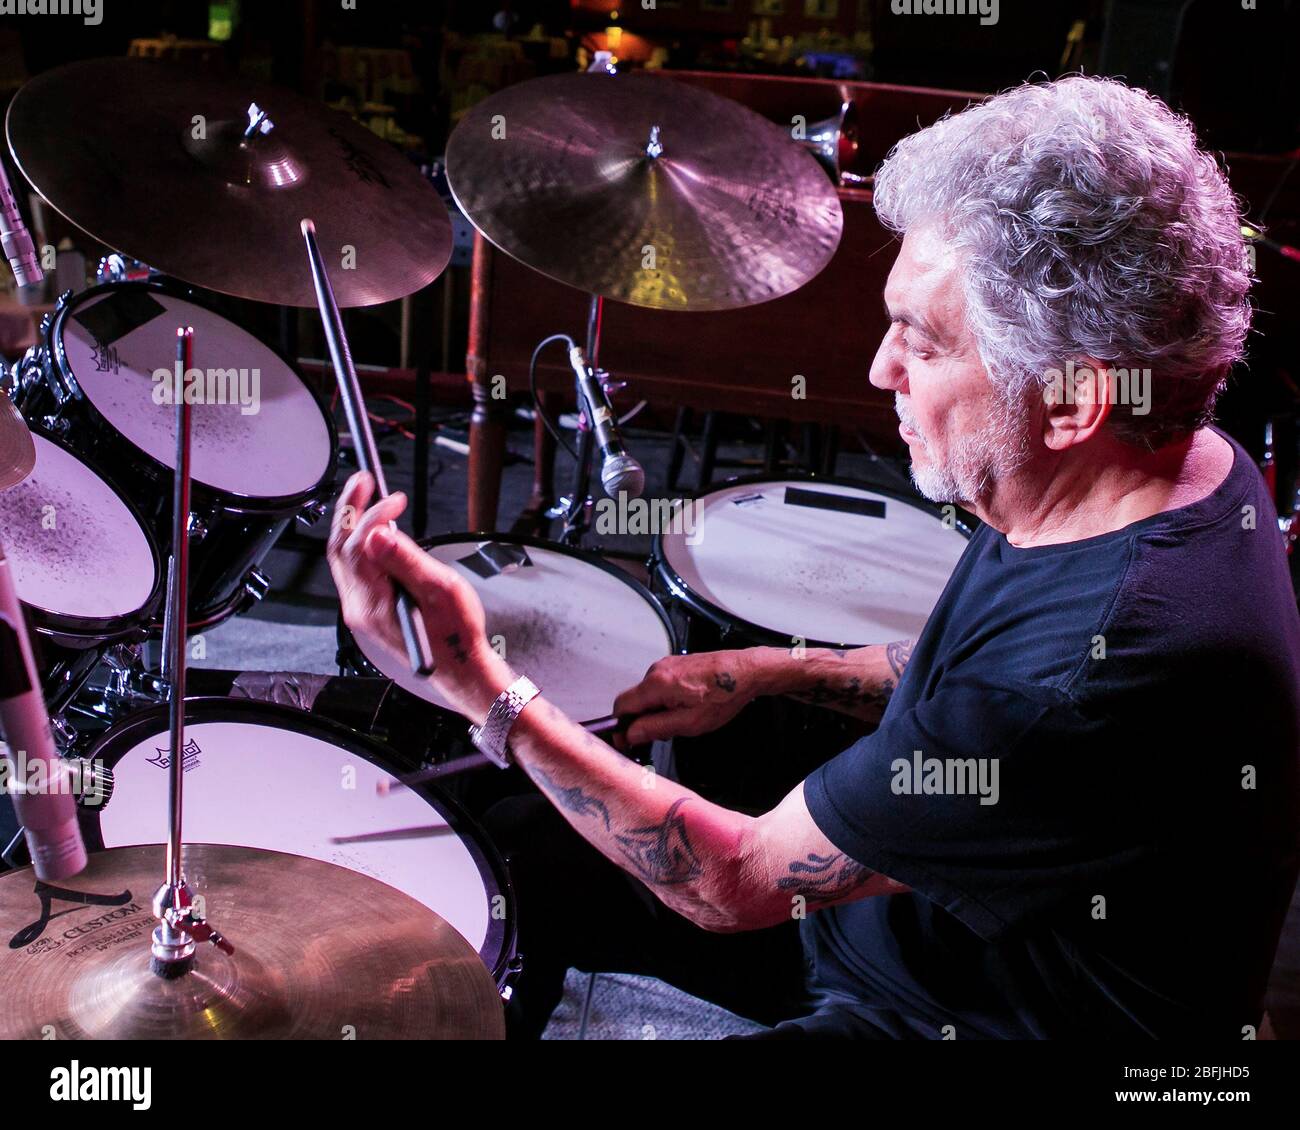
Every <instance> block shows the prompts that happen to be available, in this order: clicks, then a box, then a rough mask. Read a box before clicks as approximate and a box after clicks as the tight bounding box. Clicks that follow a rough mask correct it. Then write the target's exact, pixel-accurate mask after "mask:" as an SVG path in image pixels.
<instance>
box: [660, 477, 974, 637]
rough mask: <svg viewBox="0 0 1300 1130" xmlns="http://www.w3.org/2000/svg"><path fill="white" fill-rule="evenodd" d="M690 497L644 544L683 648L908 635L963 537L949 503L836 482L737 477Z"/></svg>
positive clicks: (926, 611) (938, 589)
mask: <svg viewBox="0 0 1300 1130" xmlns="http://www.w3.org/2000/svg"><path fill="white" fill-rule="evenodd" d="M693 505H694V520H693V521H692V522H690V523H681V524H680V527H681V528H680V529H678V530H677V531H676V532H673V533H666V534H657V535H656V536H655V539H654V549H653V554H654V568H655V574H656V579H657V582H658V583H659V584H661V585H662V586H663V587H664V589H665V590H666V591H667V592H668V594H669V595H670V599H671V602H672V603H674V604H675V605H677V606H678V608H679V610H680V611H682V612H683V613H684V617H685V619H686V621H687V622H688V624H689V627H690V632H689V638H688V645H689V650H691V651H710V650H714V649H716V648H719V647H727V648H734V647H746V646H750V645H759V644H768V645H772V646H776V647H787V648H788V647H794V646H797V645H799V644H803V645H804V646H806V647H862V646H865V645H867V644H876V643H891V642H893V641H894V640H904V639H915V638H916V637H917V636H918V635H920V633H921V629H922V628H923V627H924V626H925V621H926V619H927V618H928V617H929V615H930V612H931V610H932V609H933V608H934V606H935V604H937V603H938V600H939V596H940V594H941V593H942V592H943V588H944V585H946V584H947V583H948V577H949V576H950V575H951V573H952V571H953V569H954V568H955V567H956V565H957V559H958V558H959V557H961V555H962V553H963V551H964V550H965V548H966V542H967V539H968V538H969V537H970V531H969V529H968V528H967V527H966V526H965V525H964V524H962V523H961V522H959V521H957V520H956V512H955V510H954V511H952V512H951V514H950V515H945V513H944V511H943V510H942V509H941V508H940V507H937V506H933V505H931V504H929V503H927V502H924V501H922V500H920V499H917V498H908V497H906V496H904V495H902V494H899V493H898V492H895V491H890V490H887V489H885V488H883V487H878V486H872V487H863V486H855V485H852V484H849V483H846V482H843V481H840V480H830V479H806V480H805V479H768V478H752V479H742V480H738V481H735V482H730V483H727V484H725V485H724V486H719V487H715V488H714V489H712V490H709V491H706V492H704V493H703V494H700V495H698V496H697V497H696V499H695V500H694V504H693ZM688 527H689V533H688V532H687V529H688Z"/></svg>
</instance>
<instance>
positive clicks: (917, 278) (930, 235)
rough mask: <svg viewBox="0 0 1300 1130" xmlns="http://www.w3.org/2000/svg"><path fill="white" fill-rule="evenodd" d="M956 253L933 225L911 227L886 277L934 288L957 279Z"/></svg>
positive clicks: (930, 288) (929, 288)
mask: <svg viewBox="0 0 1300 1130" xmlns="http://www.w3.org/2000/svg"><path fill="white" fill-rule="evenodd" d="M958 261H959V257H958V254H957V251H956V250H955V248H954V247H953V245H952V241H951V240H949V239H946V238H945V237H944V235H943V234H942V232H941V231H940V230H939V229H938V228H937V227H935V226H933V225H925V226H923V227H916V228H911V229H909V230H908V232H907V234H906V235H904V236H903V242H902V245H901V246H900V247H899V249H898V257H897V258H896V259H895V260H894V267H893V270H891V271H890V272H889V281H890V282H891V283H893V282H895V281H897V282H899V283H904V284H906V285H908V286H912V285H915V286H917V287H919V288H923V289H925V290H936V289H940V288H943V287H946V286H947V285H949V284H951V283H952V282H955V281H956V276H957V267H958Z"/></svg>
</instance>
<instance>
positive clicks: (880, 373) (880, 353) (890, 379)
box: [867, 328, 907, 392]
mask: <svg viewBox="0 0 1300 1130" xmlns="http://www.w3.org/2000/svg"><path fill="white" fill-rule="evenodd" d="M893 338H894V332H893V329H892V328H891V329H890V331H889V333H887V334H885V336H884V338H883V339H882V340H881V342H880V348H878V349H877V350H876V356H875V357H874V358H873V359H872V362H871V372H870V374H869V375H868V378H867V379H868V380H870V381H871V383H872V384H873V385H875V387H876V388H879V389H884V390H885V391H886V392H907V366H905V365H904V364H903V362H902V357H901V354H900V352H899V348H898V345H897V343H896V342H895V341H894V340H893Z"/></svg>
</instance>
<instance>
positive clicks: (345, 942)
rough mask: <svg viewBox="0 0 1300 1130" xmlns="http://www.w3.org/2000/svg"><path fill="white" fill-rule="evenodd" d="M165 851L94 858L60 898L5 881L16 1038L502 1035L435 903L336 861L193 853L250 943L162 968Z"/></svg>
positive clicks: (487, 985) (499, 1016)
mask: <svg viewBox="0 0 1300 1130" xmlns="http://www.w3.org/2000/svg"><path fill="white" fill-rule="evenodd" d="M163 859H164V855H163V848H162V846H161V845H156V844H155V845H146V846H143V847H127V848H114V849H112V850H110V851H105V852H100V853H97V854H94V855H92V856H91V857H90V864H89V866H88V867H87V868H86V870H85V871H84V872H82V873H81V874H80V875H78V876H77V877H76V878H75V879H71V880H67V881H65V882H64V883H63V884H62V885H61V886H60V887H58V888H55V887H52V886H48V885H46V884H40V883H37V882H36V879H35V876H34V875H33V873H32V871H31V869H30V868H25V869H23V870H21V871H17V872H14V873H12V874H8V875H4V876H0V934H3V938H2V939H0V942H3V943H7V944H6V945H4V946H3V948H0V999H2V1000H4V1002H5V1007H4V1009H3V1010H0V1039H41V1038H43V1037H44V1038H48V1036H49V1035H50V1034H52V1035H53V1036H54V1037H55V1038H57V1039H112V1040H122V1039H187V1040H188V1039H241V1038H242V1039H328V1040H339V1039H345V1038H349V1037H350V1036H351V1037H355V1038H356V1039H500V1038H501V1037H502V1036H503V1035H504V1028H505V1022H504V1017H503V1012H502V1008H501V1000H500V997H499V996H498V995H497V991H496V987H495V986H494V985H493V983H492V978H491V976H490V975H489V973H488V971H487V968H486V967H485V966H484V965H483V962H482V960H481V959H480V958H479V956H478V954H476V953H475V952H474V950H473V949H472V948H471V947H470V945H469V943H468V942H466V941H465V939H464V938H462V937H461V936H460V935H459V934H458V933H456V931H455V930H454V929H452V927H451V926H450V925H448V924H447V922H446V921H444V920H443V919H442V918H441V917H439V916H438V915H437V914H435V913H434V912H433V911H431V910H429V909H428V908H427V907H425V906H423V905H422V904H420V903H418V902H416V901H415V900H414V899H412V898H410V897H409V896H407V895H405V894H403V893H402V892H400V891H397V890H394V889H393V888H392V887H389V886H387V885H386V884H384V883H381V882H379V881H378V880H376V879H372V878H370V877H369V876H367V875H362V874H359V873H358V872H355V871H348V870H346V869H344V868H342V867H335V866H334V865H333V864H329V863H321V862H320V861H318V860H314V859H306V858H303V857H301V856H295V855H285V854H282V853H279V852H271V851H260V850H254V849H252V848H244V847H229V846H225V845H218V844H197V845H189V846H187V847H186V848H185V869H186V875H187V878H188V879H189V882H190V885H191V886H192V887H193V888H194V890H195V893H196V894H201V895H203V896H204V898H205V900H206V912H207V917H208V918H209V919H210V920H211V921H212V923H213V924H214V926H215V927H216V928H218V929H219V930H220V931H221V933H222V934H224V935H225V936H226V938H228V939H229V940H230V941H231V943H232V944H233V945H234V947H235V953H234V954H233V955H229V956H228V955H226V954H225V953H222V952H221V951H220V950H218V949H216V948H215V947H214V946H211V945H199V946H198V948H197V950H196V952H195V956H194V964H193V968H192V970H191V971H190V972H189V973H187V974H183V975H181V976H179V977H176V978H173V979H166V978H163V977H160V976H158V975H157V974H155V973H154V972H152V971H151V969H150V950H149V940H150V936H151V934H152V931H153V928H154V926H155V925H157V919H155V918H154V916H153V912H152V910H151V907H150V903H151V899H152V897H153V892H154V890H155V889H156V888H157V886H158V884H159V881H160V879H161V877H162V875H163Z"/></svg>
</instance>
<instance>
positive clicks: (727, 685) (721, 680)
mask: <svg viewBox="0 0 1300 1130" xmlns="http://www.w3.org/2000/svg"><path fill="white" fill-rule="evenodd" d="M713 681H714V683H716V684H717V686H718V689H719V690H724V691H726V692H727V694H734V693H735V690H736V678H735V676H734V675H732V674H731V673H730V672H728V671H719V672H718V674H716V675H714V676H713Z"/></svg>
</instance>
